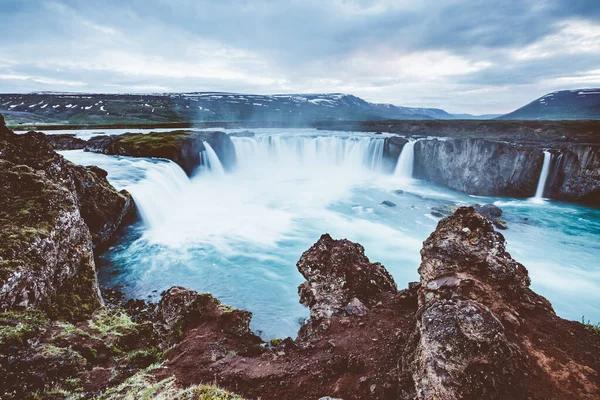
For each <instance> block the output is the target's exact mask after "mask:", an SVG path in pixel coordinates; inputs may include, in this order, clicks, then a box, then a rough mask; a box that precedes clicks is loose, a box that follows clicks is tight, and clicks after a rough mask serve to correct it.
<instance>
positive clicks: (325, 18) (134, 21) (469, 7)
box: [0, 0, 600, 113]
mask: <svg viewBox="0 0 600 400" xmlns="http://www.w3.org/2000/svg"><path fill="white" fill-rule="evenodd" d="M0 2H1V3H2V7H1V8H0V26H2V27H3V34H2V35H0V53H1V54H2V56H1V57H0V91H1V92H28V91H40V90H59V91H90V92H95V91H97V92H155V91H160V92H163V91H234V92H251V93H282V92H348V93H352V94H355V95H358V96H361V97H363V98H365V99H367V100H370V101H375V102H389V103H394V104H398V105H406V106H424V107H439V108H444V109H446V110H448V111H450V112H470V113H503V112H508V111H512V110H513V109H515V108H517V107H519V106H521V105H523V104H525V103H527V102H529V101H531V100H533V99H534V98H536V97H539V96H541V95H543V94H545V93H547V92H549V91H553V90H559V89H571V88H580V87H600V3H598V1H597V0H562V1H559V0H556V1H554V0H536V1H533V0H515V1H510V0H464V1H462V0H447V1H443V2H441V1H437V0H424V1H422V0H419V1H417V0H395V1H393V0H379V1H376V0H375V1H366V0H354V1H351V0H330V1H323V0H319V1H317V0H289V1H280V0H252V1H250V0H247V1H245V0H220V1H214V0H211V1H209V0H206V1H195V0H127V1H126V0H105V1H103V2H90V1H85V0H56V1H41V0H39V1H38V0H0Z"/></svg>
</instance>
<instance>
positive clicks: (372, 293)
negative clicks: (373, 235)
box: [296, 234, 397, 330]
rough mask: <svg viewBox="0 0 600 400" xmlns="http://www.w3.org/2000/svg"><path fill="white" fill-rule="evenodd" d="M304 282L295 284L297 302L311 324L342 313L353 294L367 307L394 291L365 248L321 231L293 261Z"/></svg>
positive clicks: (391, 283) (392, 284)
mask: <svg viewBox="0 0 600 400" xmlns="http://www.w3.org/2000/svg"><path fill="white" fill-rule="evenodd" d="M296 266H297V267H298V271H300V273H301V274H302V276H304V278H306V282H304V283H303V284H302V285H300V286H299V287H298V294H299V295H300V303H302V304H304V305H305V306H307V307H309V308H310V318H311V322H310V325H306V326H305V328H306V329H305V330H307V329H310V328H314V327H316V326H317V325H318V324H320V323H321V322H323V321H324V320H327V319H328V318H331V317H332V316H334V315H343V314H345V312H346V311H345V310H346V307H347V305H348V304H349V302H350V301H351V300H352V299H353V298H355V299H358V300H359V301H360V302H361V303H364V304H365V305H366V306H367V307H369V306H373V305H375V304H376V303H377V302H379V301H381V300H383V299H384V298H385V297H386V295H387V296H389V295H392V294H394V293H395V292H396V291H397V288H396V283H395V282H394V279H393V278H392V276H391V275H390V274H389V273H388V272H387V271H386V269H385V268H384V267H383V266H382V265H381V264H380V263H371V262H370V261H369V259H368V258H367V256H365V249H364V248H363V247H362V246H361V245H360V244H357V243H353V242H351V241H349V240H346V239H343V240H333V239H332V238H331V236H329V235H328V234H325V235H323V236H321V238H320V239H319V240H318V241H317V243H315V244H314V245H313V246H312V247H311V248H310V249H309V250H307V251H305V252H304V254H302V257H300V260H298V263H297V264H296Z"/></svg>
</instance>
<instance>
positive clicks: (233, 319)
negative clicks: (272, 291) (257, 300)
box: [155, 286, 261, 347]
mask: <svg viewBox="0 0 600 400" xmlns="http://www.w3.org/2000/svg"><path fill="white" fill-rule="evenodd" d="M251 318H252V313H250V312H248V311H244V310H236V309H234V308H232V307H229V306H227V305H225V304H222V303H221V302H220V301H219V300H217V299H216V298H215V297H213V296H212V295H211V294H209V293H204V294H200V293H197V292H195V291H193V290H189V289H185V288H182V287H179V286H174V287H172V288H170V289H169V290H167V291H166V292H165V293H163V294H162V298H161V300H160V302H159V304H158V306H157V309H156V318H155V328H156V330H157V332H158V333H159V335H160V337H161V338H162V340H163V342H164V343H165V345H166V347H169V346H171V345H173V344H175V343H178V342H179V341H180V340H181V339H182V338H183V335H184V333H185V332H186V331H187V330H189V329H191V328H194V327H196V326H198V325H200V324H202V323H214V324H216V325H217V327H218V328H217V329H219V330H220V331H222V332H227V333H228V334H231V335H234V336H238V337H240V338H242V337H243V338H246V339H250V341H251V342H252V341H254V343H261V340H260V339H259V338H258V337H257V336H256V335H254V334H253V333H252V331H251V330H250V319H251Z"/></svg>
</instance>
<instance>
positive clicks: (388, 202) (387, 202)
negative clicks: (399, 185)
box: [381, 200, 396, 207]
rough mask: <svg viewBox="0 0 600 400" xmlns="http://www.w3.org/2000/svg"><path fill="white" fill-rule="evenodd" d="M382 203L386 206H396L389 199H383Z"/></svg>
mask: <svg viewBox="0 0 600 400" xmlns="http://www.w3.org/2000/svg"><path fill="white" fill-rule="evenodd" d="M381 204H382V205H384V206H386V207H396V203H392V202H391V201H389V200H384V201H382V202H381Z"/></svg>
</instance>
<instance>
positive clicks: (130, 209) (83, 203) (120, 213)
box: [72, 165, 135, 249]
mask: <svg viewBox="0 0 600 400" xmlns="http://www.w3.org/2000/svg"><path fill="white" fill-rule="evenodd" d="M72 175H73V183H74V184H75V193H76V194H77V198H78V200H79V210H80V212H81V216H82V217H83V219H84V221H85V223H86V224H87V226H88V228H89V230H90V233H91V235H92V243H93V244H94V247H95V248H96V247H97V248H99V249H101V248H103V247H104V246H106V245H107V244H108V243H109V241H110V240H111V238H112V237H113V235H114V234H115V232H116V231H117V229H118V228H119V226H121V224H122V223H123V221H124V220H125V219H126V218H127V217H128V216H129V215H131V214H132V213H134V212H135V207H134V204H133V199H132V197H131V194H129V193H128V192H127V191H126V190H121V191H120V192H119V191H117V190H116V189H115V188H114V187H113V186H112V185H111V184H110V183H109V182H108V180H107V173H106V171H105V170H103V169H101V168H98V167H96V166H93V165H92V166H88V167H85V168H83V167H80V166H73V169H72Z"/></svg>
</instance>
